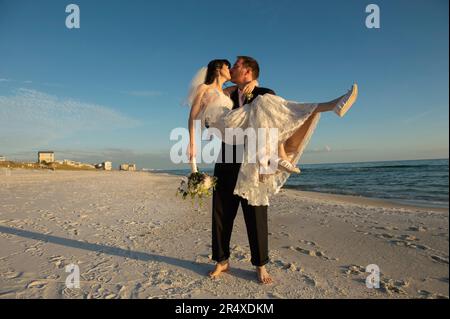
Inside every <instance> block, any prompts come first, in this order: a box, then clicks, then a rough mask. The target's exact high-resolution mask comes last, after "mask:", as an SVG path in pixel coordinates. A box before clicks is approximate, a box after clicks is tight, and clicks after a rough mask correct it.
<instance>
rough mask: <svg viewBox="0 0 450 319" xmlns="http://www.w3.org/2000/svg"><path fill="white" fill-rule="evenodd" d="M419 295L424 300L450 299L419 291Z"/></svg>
mask: <svg viewBox="0 0 450 319" xmlns="http://www.w3.org/2000/svg"><path fill="white" fill-rule="evenodd" d="M417 293H418V294H419V295H420V297H421V298H424V299H448V296H444V295H440V294H435V293H432V292H429V291H427V290H418V291H417Z"/></svg>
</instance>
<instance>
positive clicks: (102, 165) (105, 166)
mask: <svg viewBox="0 0 450 319" xmlns="http://www.w3.org/2000/svg"><path fill="white" fill-rule="evenodd" d="M95 168H97V169H103V170H105V171H110V170H112V162H109V161H106V162H103V163H100V164H97V165H95Z"/></svg>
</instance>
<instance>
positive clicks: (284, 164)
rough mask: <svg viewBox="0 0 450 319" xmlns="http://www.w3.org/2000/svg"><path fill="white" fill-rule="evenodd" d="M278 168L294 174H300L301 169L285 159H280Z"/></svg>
mask: <svg viewBox="0 0 450 319" xmlns="http://www.w3.org/2000/svg"><path fill="white" fill-rule="evenodd" d="M278 169H279V170H281V171H285V172H288V173H291V174H292V173H293V174H300V169H299V168H298V167H296V166H294V165H292V163H291V162H289V161H288V160H285V159H281V158H280V159H279V160H278Z"/></svg>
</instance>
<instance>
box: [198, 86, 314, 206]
mask: <svg viewBox="0 0 450 319" xmlns="http://www.w3.org/2000/svg"><path fill="white" fill-rule="evenodd" d="M202 105H203V108H202V110H201V112H200V114H199V116H198V119H200V120H201V123H202V128H205V127H214V128H216V129H218V130H219V131H220V133H221V137H224V136H225V128H242V129H244V130H245V129H247V128H249V127H251V128H254V129H258V128H278V141H279V142H285V141H286V140H287V139H288V138H289V137H291V136H292V134H293V133H294V132H296V131H297V130H298V129H299V128H300V127H301V126H303V125H307V126H306V127H305V129H306V133H305V135H304V138H303V139H302V141H301V143H300V144H299V146H298V147H297V149H296V150H295V151H293V152H290V153H288V154H287V155H288V156H289V158H290V159H291V160H292V161H293V163H294V164H295V165H296V164H297V163H298V161H299V159H300V157H301V156H302V154H303V151H304V149H305V147H306V146H307V145H308V143H309V140H310V138H311V136H312V134H313V132H314V130H315V128H316V126H317V124H318V122H319V119H320V113H314V110H315V109H316V108H317V104H310V103H299V102H294V101H287V100H285V99H283V98H282V97H279V96H276V95H272V94H265V95H259V96H257V97H256V98H255V99H254V100H253V101H252V102H251V103H249V104H245V105H243V106H242V107H239V108H237V109H234V110H233V109H232V108H233V101H232V100H231V99H230V98H229V97H228V96H227V95H225V94H224V93H223V92H221V91H219V90H209V91H208V92H206V93H205V95H204V96H203V99H202ZM311 116H312V117H311ZM310 117H311V118H310ZM308 119H309V121H308ZM248 158H249V157H248V149H247V148H246V147H245V148H244V158H243V162H242V164H241V167H240V171H239V176H238V180H237V183H236V187H235V189H234V194H235V195H239V196H240V197H242V198H245V199H247V200H248V203H249V204H250V205H252V206H268V205H269V197H270V196H271V195H274V194H276V193H278V192H279V191H280V189H281V187H283V185H284V183H285V182H286V180H287V179H288V177H289V175H290V174H289V173H287V172H284V171H277V173H276V174H271V175H266V178H265V179H264V181H263V182H262V181H261V180H260V178H259V177H260V176H259V174H260V167H259V165H260V164H259V163H258V162H256V163H252V162H249V160H248ZM218 182H219V183H220V181H218Z"/></svg>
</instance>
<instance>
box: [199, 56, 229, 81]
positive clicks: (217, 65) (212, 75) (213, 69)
mask: <svg viewBox="0 0 450 319" xmlns="http://www.w3.org/2000/svg"><path fill="white" fill-rule="evenodd" d="M224 65H228V67H229V68H230V67H231V63H230V61H228V60H225V59H220V60H212V61H211V62H209V63H208V70H207V71H206V78H205V84H211V83H213V82H214V80H215V79H216V77H217V70H220V69H221V68H222V67H223V66H224Z"/></svg>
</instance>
